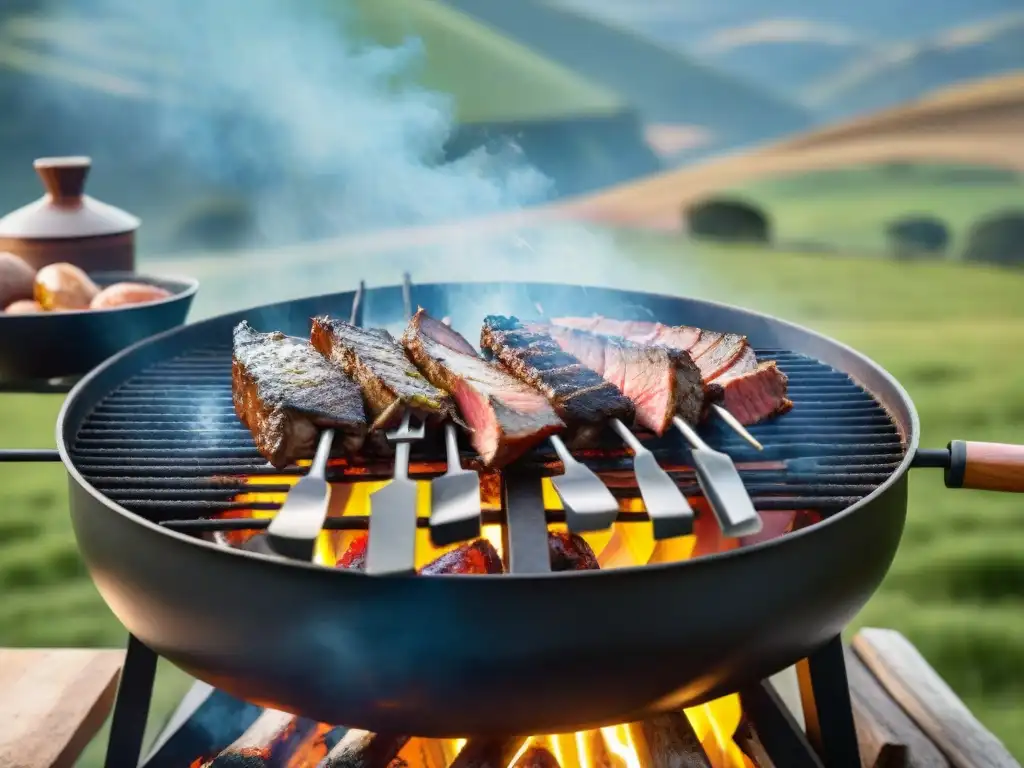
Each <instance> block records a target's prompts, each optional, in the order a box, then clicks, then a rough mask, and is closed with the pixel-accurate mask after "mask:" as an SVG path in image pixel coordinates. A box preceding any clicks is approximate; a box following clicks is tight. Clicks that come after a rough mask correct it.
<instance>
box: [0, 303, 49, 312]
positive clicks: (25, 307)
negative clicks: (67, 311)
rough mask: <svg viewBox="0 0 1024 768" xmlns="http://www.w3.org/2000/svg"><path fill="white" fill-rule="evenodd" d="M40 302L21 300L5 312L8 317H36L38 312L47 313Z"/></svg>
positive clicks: (10, 305) (9, 306)
mask: <svg viewBox="0 0 1024 768" xmlns="http://www.w3.org/2000/svg"><path fill="white" fill-rule="evenodd" d="M45 311H46V310H44V309H43V308H42V307H41V306H40V305H39V302H38V301H33V300H32V299H19V300H18V301H16V302H14V303H13V304H9V305H8V307H7V309H5V310H4V312H5V313H6V314H8V315H34V314H35V313H36V312H45Z"/></svg>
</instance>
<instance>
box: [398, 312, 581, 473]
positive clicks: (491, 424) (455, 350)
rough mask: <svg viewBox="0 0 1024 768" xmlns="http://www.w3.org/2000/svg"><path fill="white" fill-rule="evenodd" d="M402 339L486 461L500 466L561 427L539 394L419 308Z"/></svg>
mask: <svg viewBox="0 0 1024 768" xmlns="http://www.w3.org/2000/svg"><path fill="white" fill-rule="evenodd" d="M402 344H403V346H404V347H405V349H406V351H407V352H408V353H409V357H410V359H411V360H412V361H413V362H414V363H415V364H416V367H417V368H418V369H419V370H420V372H421V373H422V374H423V375H424V377H426V379H427V381H429V382H430V383H431V384H433V385H434V386H435V387H437V388H438V389H441V390H444V391H446V392H450V393H451V394H452V396H453V397H454V398H455V402H456V404H457V405H458V408H459V411H460V412H461V414H462V418H463V419H464V420H465V422H466V423H467V424H468V425H469V427H470V429H471V430H472V431H471V432H470V442H471V443H472V444H473V447H474V448H475V449H476V451H477V453H479V454H480V456H481V458H482V459H483V461H484V463H485V464H486V465H487V466H493V467H502V466H505V465H506V464H509V463H511V462H513V461H515V460H516V459H517V458H519V457H520V456H522V455H523V453H525V452H526V451H528V450H530V449H531V448H533V447H534V446H536V445H538V444H539V443H541V442H543V441H544V440H545V439H546V438H547V437H549V436H550V435H552V434H554V433H556V432H560V431H561V430H563V429H565V424H564V423H563V422H562V420H561V419H560V418H559V417H558V415H557V414H556V413H555V411H554V409H553V408H552V407H551V404H550V403H549V402H548V400H547V398H546V397H544V395H543V394H541V393H540V392H538V391H537V390H535V389H533V388H532V387H530V386H529V385H527V384H524V383H523V382H521V381H519V380H518V379H516V378H515V377H514V376H512V375H511V374H509V373H507V372H506V371H504V370H502V369H501V368H500V367H499V366H498V365H496V364H494V363H490V362H488V361H486V360H484V359H483V358H482V357H480V355H479V354H478V353H477V352H476V350H475V349H474V348H473V347H472V345H470V343H469V342H468V341H466V339H465V338H464V337H463V336H462V335H460V334H459V333H458V332H457V331H455V330H454V329H453V328H450V327H448V326H446V325H444V324H443V323H441V322H439V321H438V320H435V319H434V318H432V317H430V316H429V315H427V313H426V312H424V311H423V310H422V309H421V310H419V311H418V312H417V313H416V315H415V316H414V317H413V318H412V320H410V321H409V326H408V328H406V330H405V334H404V335H403V336H402Z"/></svg>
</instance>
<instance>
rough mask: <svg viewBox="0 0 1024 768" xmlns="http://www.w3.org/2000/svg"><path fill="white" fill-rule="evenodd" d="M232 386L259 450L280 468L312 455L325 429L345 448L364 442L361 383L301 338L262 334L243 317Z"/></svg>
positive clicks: (237, 335) (236, 336) (237, 334)
mask: <svg viewBox="0 0 1024 768" xmlns="http://www.w3.org/2000/svg"><path fill="white" fill-rule="evenodd" d="M231 391H232V397H233V400H234V404H235V413H236V414H238V418H239V420H241V422H242V423H243V424H244V425H245V426H246V427H248V428H249V431H250V432H252V435H253V438H254V439H255V441H256V448H257V450H259V452H260V455H262V456H263V457H264V458H265V459H266V460H267V461H269V462H270V463H271V464H272V465H274V466H275V467H277V468H278V469H283V468H284V467H287V466H288V465H289V464H292V463H293V462H295V461H296V460H297V459H308V458H311V457H312V456H313V454H314V453H315V451H316V445H317V441H318V439H319V434H320V431H321V430H323V429H329V428H333V429H336V430H337V431H338V435H339V437H340V439H341V447H343V448H344V449H345V450H346V451H349V452H352V451H358V450H359V449H360V448H361V447H362V445H363V439H364V437H365V436H366V416H365V414H364V411H363V399H362V395H360V393H359V386H358V385H357V384H356V383H355V382H354V381H352V380H351V379H350V378H348V377H347V376H346V375H345V374H344V373H342V372H341V371H340V370H338V369H337V368H336V367H334V366H333V365H331V363H329V362H328V361H327V360H326V359H325V358H324V357H323V355H321V354H320V353H318V352H317V351H316V350H315V349H313V346H312V345H311V344H310V343H309V342H308V341H306V340H305V339H297V338H295V337H293V336H285V335H284V334H283V333H281V332H279V331H278V332H274V333H260V332H258V331H256V330H254V329H253V328H252V326H250V325H249V324H248V323H247V322H245V321H244V320H243V321H242V322H241V323H239V324H238V325H237V326H236V327H235V330H234V354H233V358H232V363H231Z"/></svg>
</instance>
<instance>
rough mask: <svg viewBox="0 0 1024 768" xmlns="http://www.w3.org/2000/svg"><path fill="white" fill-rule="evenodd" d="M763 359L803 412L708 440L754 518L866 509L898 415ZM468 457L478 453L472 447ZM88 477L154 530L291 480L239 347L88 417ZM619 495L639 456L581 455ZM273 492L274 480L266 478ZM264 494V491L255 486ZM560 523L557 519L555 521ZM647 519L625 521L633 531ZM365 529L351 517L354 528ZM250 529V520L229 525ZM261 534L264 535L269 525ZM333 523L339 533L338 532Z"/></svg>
mask: <svg viewBox="0 0 1024 768" xmlns="http://www.w3.org/2000/svg"><path fill="white" fill-rule="evenodd" d="M758 358H759V359H772V360H775V361H777V363H778V365H779V367H780V368H781V369H782V370H783V371H784V372H785V373H786V374H787V375H788V376H789V396H790V398H791V399H792V400H793V402H794V408H793V409H792V410H791V411H790V412H789V413H788V414H786V415H784V416H781V417H779V418H777V419H774V420H771V421H769V422H767V423H764V424H760V425H755V426H753V427H751V428H750V431H751V432H752V433H753V434H754V436H755V437H756V438H757V439H758V440H760V441H761V443H762V444H763V445H764V450H763V451H756V450H755V449H753V448H752V447H750V446H749V445H748V444H747V443H746V442H744V441H743V440H742V439H741V438H739V437H738V436H736V435H735V433H733V432H732V431H731V430H729V429H728V428H727V427H725V426H724V425H721V424H720V423H718V420H709V423H708V424H706V425H704V426H703V427H702V429H701V434H702V436H703V437H704V439H705V440H706V441H707V442H708V443H709V444H710V445H711V446H712V447H713V448H716V449H718V450H721V451H724V452H725V453H728V454H729V455H730V456H731V457H732V459H733V461H734V462H735V463H736V465H737V467H738V469H739V472H740V475H741V477H742V479H743V482H744V485H745V487H746V488H747V491H748V493H749V494H750V496H751V498H752V500H753V502H754V507H755V508H756V509H758V510H760V511H767V510H814V511H818V512H820V513H822V514H829V513H834V512H836V511H839V510H841V509H844V508H846V507H848V506H849V505H851V504H853V503H854V502H856V501H857V500H858V499H861V498H863V497H864V496H866V495H867V494H868V493H870V492H871V491H872V490H874V489H875V488H876V487H877V486H878V485H879V484H881V483H882V482H883V481H884V480H885V479H886V478H888V477H889V476H890V475H891V474H892V472H893V471H894V470H895V469H896V467H897V466H898V464H899V462H900V461H901V460H902V458H903V444H902V441H901V438H900V435H899V433H898V431H897V429H896V427H895V425H894V424H893V422H892V420H891V419H890V418H889V416H888V414H887V413H886V412H885V410H884V409H883V408H882V407H881V406H880V405H879V404H878V403H877V402H876V401H875V400H874V398H873V397H872V396H871V395H870V394H869V393H867V392H866V391H864V390H863V389H862V388H861V387H859V386H858V385H857V384H856V383H854V382H853V381H852V380H851V379H850V377H849V376H847V375H846V374H844V373H841V372H839V371H836V370H835V369H833V368H831V367H829V366H827V365H825V364H823V363H821V362H818V361H817V360H814V359H812V358H809V357H807V356H804V355H800V354H795V353H792V352H787V351H784V350H775V349H762V350H758ZM439 437H440V436H439V435H432V436H430V437H428V439H427V440H425V441H421V444H419V445H415V446H414V448H413V451H412V461H413V464H412V466H411V468H410V476H411V477H414V478H418V479H427V478H430V477H434V476H436V475H439V474H441V473H442V472H443V471H444V469H445V465H444V452H443V447H442V445H441V443H440V440H439V439H438V438H439ZM644 443H645V445H647V446H648V448H650V449H651V450H652V451H653V452H654V453H655V455H656V456H657V457H658V459H659V463H660V464H661V465H662V466H663V467H665V468H666V469H667V470H668V471H669V473H670V474H671V475H672V476H673V478H674V479H675V480H676V481H677V482H678V483H679V485H680V488H681V489H682V490H683V492H684V494H685V495H686V496H688V497H691V498H692V497H698V496H700V495H701V490H700V487H699V486H698V484H697V481H696V477H695V475H694V473H693V470H692V468H690V467H688V466H687V460H688V455H689V453H688V452H689V449H688V448H687V447H686V444H685V442H684V441H683V439H682V438H681V436H679V435H678V434H676V433H675V431H674V430H673V431H672V433H671V434H669V435H666V436H665V437H663V438H654V437H653V436H651V437H649V438H648V439H644ZM465 455H466V456H467V457H471V456H473V455H474V454H473V453H472V451H471V450H469V449H468V448H466V449H465ZM72 458H73V461H74V463H75V465H76V467H77V468H78V469H79V471H80V472H81V473H82V475H83V476H84V477H85V478H86V479H87V480H88V481H89V482H90V483H91V484H92V485H94V486H95V487H96V488H97V489H98V490H100V491H102V492H103V493H105V494H106V495H107V496H108V497H109V498H111V499H112V500H114V501H116V502H118V503H119V504H120V505H121V506H123V507H124V508H126V509H128V510H130V511H132V512H134V513H137V514H139V515H141V516H143V517H145V518H147V519H149V520H152V521H155V522H163V523H171V524H172V525H173V524H177V526H178V527H180V528H182V529H186V528H189V527H192V528H194V527H195V526H194V525H192V526H190V525H189V524H188V521H194V520H197V519H202V518H208V517H212V516H216V515H218V514H220V513H223V512H229V511H232V510H240V509H251V510H271V511H272V510H276V509H278V508H279V506H280V505H279V504H277V503H273V502H255V503H254V502H238V501H235V500H234V499H235V497H236V496H237V495H238V494H239V493H242V492H244V491H245V490H246V484H245V480H244V476H261V477H272V476H275V475H276V476H288V475H292V476H294V475H297V474H301V473H302V472H303V471H304V470H301V469H298V468H290V469H289V470H286V471H284V472H279V471H278V470H275V469H273V468H271V467H270V466H269V465H267V464H266V462H265V461H264V460H263V459H262V458H261V457H260V455H259V454H258V453H257V452H256V449H255V447H254V446H253V443H252V438H251V437H250V435H249V432H248V430H247V429H246V428H245V427H244V426H242V425H241V424H240V423H239V422H238V420H237V418H236V416H235V413H234V409H233V406H232V401H231V349H230V347H228V346H210V347H205V348H199V349H194V350H191V351H189V352H188V353H186V354H183V355H181V356H179V357H176V358H173V359H169V360H165V361H163V362H160V363H157V364H154V365H152V366H151V367H149V368H147V369H145V370H144V371H142V372H141V373H139V374H137V375H136V376H134V377H133V378H131V379H129V380H128V381H126V382H125V383H124V384H123V385H122V386H120V387H118V388H117V389H115V390H114V391H112V392H111V393H109V394H108V395H107V396H106V397H105V398H103V399H102V400H101V401H100V402H99V403H98V404H97V406H96V408H95V409H94V410H93V412H92V413H91V414H90V415H89V417H88V418H87V419H86V420H85V422H84V424H83V426H82V429H81V430H80V432H79V433H78V435H77V438H76V440H75V442H74V445H73V448H72ZM581 459H583V460H584V461H585V462H586V463H587V465H588V466H590V467H591V468H592V469H593V470H594V471H596V472H598V473H600V474H601V475H602V477H603V479H604V480H605V481H606V483H607V484H608V485H609V487H610V488H611V490H612V492H613V493H614V494H615V495H616V496H617V497H620V498H638V497H639V494H638V492H637V490H636V489H635V487H633V486H632V484H631V483H630V474H631V473H630V472H629V468H630V466H631V459H630V457H629V456H628V455H627V454H626V453H625V451H624V450H623V448H622V445H621V443H617V442H610V443H609V450H607V451H603V452H600V451H598V452H594V454H593V455H589V454H588V455H585V456H581ZM520 466H522V467H523V468H524V469H526V470H533V471H536V472H537V473H539V474H556V473H557V472H558V471H560V470H559V467H558V464H557V463H556V459H555V456H554V454H553V453H550V452H548V451H546V450H542V449H538V450H537V451H536V452H534V453H533V454H531V455H530V456H528V457H527V458H526V459H524V460H522V461H521V463H520ZM391 472H392V466H391V462H390V460H389V459H377V460H372V459H366V460H363V461H362V462H361V463H351V464H346V463H345V462H343V461H339V462H332V466H331V467H330V468H329V470H328V479H330V480H332V481H335V482H345V481H366V480H384V479H389V478H390V477H391ZM262 482H266V481H262ZM289 487H290V486H289V485H288V483H286V482H282V483H281V484H262V483H261V485H260V486H259V488H258V489H256V490H258V491H259V492H260V493H275V492H276V493H283V492H285V491H287V490H288V488H289ZM250 490H251V489H250ZM548 518H549V520H558V519H559V513H558V511H556V510H548ZM633 519H646V518H645V516H644V515H634V514H626V513H624V514H623V515H622V516H621V517H620V520H623V521H625V520H633ZM360 520H362V525H364V526H365V518H358V517H356V518H350V519H349V522H346V523H345V524H344V525H345V527H350V526H358V525H359V524H360V523H359V521H360ZM225 524H226V525H232V526H237V525H238V523H237V522H227V521H226V522H225ZM259 525H260V526H261V525H263V524H259ZM332 525H338V524H337V523H333V524H332Z"/></svg>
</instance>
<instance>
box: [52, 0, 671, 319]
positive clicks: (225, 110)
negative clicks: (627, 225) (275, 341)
mask: <svg viewBox="0 0 1024 768" xmlns="http://www.w3.org/2000/svg"><path fill="white" fill-rule="evenodd" d="M328 3H330V7H328ZM66 5H67V6H69V7H70V9H71V10H70V11H68V16H69V18H68V19H67V20H66V22H67V23H68V24H71V25H74V24H87V23H88V24H91V25H92V26H93V27H95V26H96V24H97V20H103V21H104V22H109V21H111V20H117V21H118V22H119V23H121V24H123V27H121V30H122V31H121V32H120V33H119V34H120V35H121V37H120V38H119V39H120V40H122V41H123V45H124V46H125V47H126V48H128V49H131V50H132V51H133V52H134V54H136V55H135V56H134V59H138V60H143V59H144V60H145V62H146V65H145V66H141V65H138V66H136V67H135V68H134V69H131V67H127V65H126V67H127V69H126V72H127V73H128V74H126V75H125V76H126V77H127V76H128V75H131V76H132V77H135V78H136V79H137V80H138V81H139V82H140V83H142V84H143V85H144V86H145V87H144V88H143V89H142V90H144V91H146V92H147V93H149V94H150V95H151V96H153V97H155V98H153V100H152V101H150V102H148V103H147V104H146V105H143V106H142V107H141V108H140V106H139V104H138V103H136V100H131V101H132V104H131V107H130V109H127V108H126V111H125V115H126V117H125V119H126V120H128V119H130V120H132V121H133V124H132V126H131V131H132V133H133V134H135V135H136V136H137V141H138V143H137V145H134V144H133V145H132V146H126V147H124V151H125V152H133V153H136V154H137V155H139V156H141V154H142V153H145V154H147V155H153V154H157V155H159V156H160V157H166V158H167V159H168V162H169V163H174V164H175V165H176V166H177V167H178V168H187V169H189V170H190V172H193V173H195V174H199V175H203V176H205V177H206V178H208V179H210V180H212V181H214V182H217V183H225V184H234V185H236V187H237V188H241V189H244V190H245V194H246V195H247V196H248V198H249V203H250V206H251V207H252V208H253V209H254V210H255V212H256V218H257V223H258V226H259V227H260V228H261V229H263V230H264V231H265V232H268V233H273V234H274V238H273V239H274V240H276V241H278V242H281V241H282V240H283V241H285V242H289V241H294V242H298V241H301V240H303V239H307V238H306V236H305V233H306V232H307V231H308V227H307V225H308V222H309V221H311V220H317V221H327V222H329V230H330V232H331V233H333V234H334V235H337V236H351V235H359V234H361V233H366V232H368V231H376V230H384V229H394V228H408V227H416V226H421V225H426V224H434V223H437V222H459V221H464V220H470V219H474V218H477V217H481V216H486V215H488V214H493V213H496V212H499V211H508V210H510V209H511V210H515V209H522V208H526V207H529V206H532V205H536V204H538V203H541V202H543V201H545V200H546V199H549V197H550V195H551V193H552V191H553V190H552V185H551V183H550V181H549V180H548V179H546V178H545V177H544V176H543V175H542V174H541V173H539V172H538V171H537V170H536V169H534V168H533V167H531V166H530V164H529V163H528V162H527V159H526V158H525V157H523V155H522V153H521V152H519V151H518V150H517V148H516V147H515V145H514V144H512V143H511V142H505V143H504V144H501V145H499V146H497V147H489V148H486V149H485V148H481V149H479V150H477V151H474V152H472V153H470V154H468V155H466V156H464V157H462V158H460V159H458V160H455V161H446V160H445V157H444V147H445V143H446V141H447V140H448V139H449V137H450V136H451V134H452V131H453V129H454V127H455V114H454V104H453V102H452V99H451V98H450V97H449V96H447V95H445V94H440V93H436V92H432V91H429V90H426V89H424V88H422V87H420V86H419V85H417V84H416V83H417V79H418V76H419V75H420V73H421V67H422V64H423V61H424V55H425V52H424V50H423V47H422V45H421V44H420V42H419V41H418V40H416V39H415V38H410V39H408V40H406V41H405V42H404V43H402V44H400V45H398V46H396V47H386V46H382V45H380V44H377V43H374V42H372V41H370V40H368V39H367V38H366V37H364V36H361V35H360V34H359V32H358V30H359V19H358V17H357V16H356V15H355V14H356V9H354V8H351V7H349V8H348V11H349V13H345V12H341V11H339V10H338V9H339V8H341V9H345V8H346V7H347V6H346V4H345V2H344V1H343V0H336V1H335V2H331V0H322V1H321V0H317V1H314V0H161V1H160V2H139V1H138V0H69V2H68V3H66ZM368 5H369V3H364V5H363V7H367V6H368ZM392 21H393V22H394V23H396V24H401V23H402V20H401V19H400V18H397V17H396V18H395V19H393V20H392ZM83 28H84V27H83ZM54 45H55V48H57V49H58V52H59V49H60V47H61V46H62V45H65V43H64V42H62V41H60V40H58V41H56V42H55V44H54ZM65 53H67V51H65ZM122 53H123V54H124V52H122ZM143 54H144V55H143ZM121 60H123V61H128V62H130V61H132V60H133V56H129V55H127V54H124V55H122V56H121ZM466 65H467V66H472V62H466ZM501 86H502V84H501V83H494V84H493V87H494V88H495V89H496V90H500V89H501ZM70 106H73V105H71V104H70V102H65V107H70ZM129 114H130V118H129V117H127V115H129ZM212 116H213V117H212ZM83 117H84V116H83ZM151 182H152V184H153V185H154V187H156V186H157V185H159V184H160V179H158V178H154V179H152V180H151ZM405 252H406V253H407V249H406V251H405ZM254 259H256V260H258V261H259V267H258V268H256V263H255V261H254V262H252V264H251V266H250V265H246V267H245V270H244V271H245V274H236V275H234V276H233V280H235V285H234V288H235V292H236V293H241V294H246V293H251V294H252V297H251V301H249V302H245V303H249V304H255V303H260V302H261V301H270V300H274V299H278V300H280V299H286V298H291V297H294V296H301V295H303V294H309V293H326V292H330V291H335V290H338V291H340V290H345V289H350V288H352V287H354V284H355V283H356V281H357V280H358V279H359V278H360V277H365V278H369V280H370V281H371V282H372V283H376V284H380V283H382V282H396V281H397V280H395V279H390V280H387V279H381V278H384V276H385V275H387V276H389V277H390V276H392V275H393V276H394V277H397V276H398V275H399V274H400V272H401V271H403V270H405V269H411V270H412V271H413V274H414V279H417V280H419V281H423V280H481V279H492V280H493V279H499V280H500V279H504V280H515V279H527V280H530V279H532V280H548V281H562V282H569V283H580V282H585V283H602V282H603V283H609V282H611V283H612V284H614V280H615V279H618V278H621V277H625V278H626V280H627V282H629V283H630V284H632V285H634V286H635V285H637V283H638V281H640V282H643V283H645V284H646V285H647V286H657V283H658V281H657V276H656V275H655V274H653V273H650V272H648V273H645V274H644V275H640V274H638V272H637V270H636V269H635V268H631V267H629V266H627V265H626V264H624V259H623V256H622V254H621V253H619V251H618V249H617V247H616V246H615V243H614V242H613V241H612V239H611V237H610V236H607V235H605V234H604V233H603V232H594V231H588V230H587V229H586V228H584V227H582V226H578V225H572V226H560V227H557V228H544V229H535V230H531V231H529V232H525V231H520V232H513V233H505V234H503V235H501V236H499V237H491V238H485V239H481V238H480V237H479V236H477V235H471V234H468V233H467V234H466V235H465V236H464V237H460V236H456V237H454V238H448V239H446V241H445V242H444V244H443V245H440V246H437V247H434V248H431V249H429V250H427V251H426V252H424V251H422V250H421V251H419V252H417V253H413V254H410V255H400V256H387V257H385V256H383V255H373V256H371V257H367V258H359V257H358V256H357V255H353V254H351V253H349V254H347V255H338V256H337V258H324V259H321V260H320V261H319V262H318V263H317V265H316V266H315V267H312V266H309V265H306V266H299V265H296V264H292V263H289V262H290V261H291V260H290V259H288V258H287V256H286V255H285V256H284V257H282V256H281V254H275V255H274V256H273V257H272V258H269V259H263V260H259V256H258V254H254ZM239 266H242V265H239ZM241 271H242V270H239V272H241ZM200 277H202V276H200ZM641 278H643V279H641ZM247 279H248V280H250V281H251V285H252V290H251V291H248V289H246V288H245V281H246V280H247ZM657 287H661V286H657ZM270 290H273V293H272V294H271V295H268V291H270ZM200 297H201V301H202V302H204V303H205V302H209V301H210V300H211V292H210V291H203V292H201V294H200ZM236 306H237V304H236ZM220 311H224V308H222V309H221V310H220Z"/></svg>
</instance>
